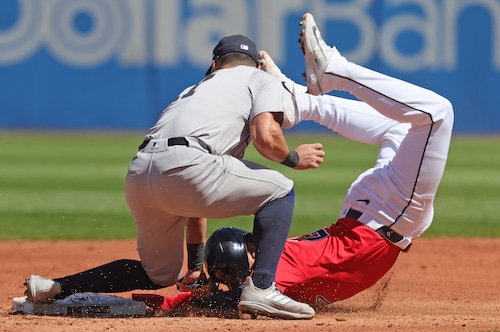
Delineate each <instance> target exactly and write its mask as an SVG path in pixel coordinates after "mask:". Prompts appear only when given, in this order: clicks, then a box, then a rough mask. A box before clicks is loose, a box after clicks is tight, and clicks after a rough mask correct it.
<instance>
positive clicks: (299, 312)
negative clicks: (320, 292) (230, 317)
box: [238, 277, 315, 319]
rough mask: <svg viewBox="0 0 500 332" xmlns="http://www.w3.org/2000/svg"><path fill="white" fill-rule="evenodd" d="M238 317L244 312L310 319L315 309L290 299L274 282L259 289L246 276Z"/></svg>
mask: <svg viewBox="0 0 500 332" xmlns="http://www.w3.org/2000/svg"><path fill="white" fill-rule="evenodd" d="M238 310H239V313H240V317H241V316H242V315H244V314H250V315H253V316H256V315H263V316H268V317H275V318H283V319H310V318H312V317H313V316H314V314H315V311H314V309H313V308H311V307H310V306H309V305H307V304H305V303H300V302H297V301H294V300H292V299H291V298H289V297H288V296H285V295H283V294H281V292H280V290H279V289H278V287H276V284H275V283H274V282H273V284H272V285H271V287H269V288H267V289H260V288H257V287H255V286H254V284H253V282H252V278H251V277H247V279H246V281H245V288H244V289H243V292H242V293H241V296H240V302H239V303H238Z"/></svg>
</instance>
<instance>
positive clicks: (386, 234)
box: [346, 209, 403, 243]
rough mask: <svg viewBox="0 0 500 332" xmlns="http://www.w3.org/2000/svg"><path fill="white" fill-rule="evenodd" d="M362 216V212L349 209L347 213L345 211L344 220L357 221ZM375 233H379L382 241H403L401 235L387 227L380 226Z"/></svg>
mask: <svg viewBox="0 0 500 332" xmlns="http://www.w3.org/2000/svg"><path fill="white" fill-rule="evenodd" d="M362 214H363V212H359V211H357V210H354V209H349V211H347V214H346V218H352V219H356V220H358V219H359V217H361V215H362ZM375 231H376V232H377V233H379V234H380V235H382V237H383V238H384V239H386V240H388V241H389V242H392V243H397V242H399V241H401V240H403V236H402V235H401V234H398V233H396V232H395V231H394V230H392V229H391V228H390V227H388V226H382V227H380V228H379V229H377V230H375Z"/></svg>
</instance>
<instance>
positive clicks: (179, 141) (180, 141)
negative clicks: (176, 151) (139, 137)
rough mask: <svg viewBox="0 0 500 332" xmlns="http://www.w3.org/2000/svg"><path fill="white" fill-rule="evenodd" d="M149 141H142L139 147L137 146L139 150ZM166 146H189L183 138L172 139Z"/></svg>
mask: <svg viewBox="0 0 500 332" xmlns="http://www.w3.org/2000/svg"><path fill="white" fill-rule="evenodd" d="M150 141H151V140H150V139H147V140H144V142H142V144H141V145H139V150H142V149H144V148H145V147H146V146H147V145H148V143H149V142H150ZM167 145H168V146H174V145H184V146H189V142H188V140H187V139H186V138H185V137H172V138H169V139H168V140H167Z"/></svg>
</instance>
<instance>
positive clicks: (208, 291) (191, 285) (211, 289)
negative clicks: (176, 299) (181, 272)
mask: <svg viewBox="0 0 500 332" xmlns="http://www.w3.org/2000/svg"><path fill="white" fill-rule="evenodd" d="M194 272H200V273H194ZM196 274H197V275H198V276H197V277H194V275H196ZM176 285H177V289H178V290H179V291H181V292H191V293H192V294H193V296H194V297H207V296H210V295H212V294H214V293H215V292H216V291H217V286H216V284H215V282H213V280H211V279H207V275H206V274H205V273H204V272H203V271H188V273H186V275H185V276H184V277H183V278H181V279H179V281H177V283H176Z"/></svg>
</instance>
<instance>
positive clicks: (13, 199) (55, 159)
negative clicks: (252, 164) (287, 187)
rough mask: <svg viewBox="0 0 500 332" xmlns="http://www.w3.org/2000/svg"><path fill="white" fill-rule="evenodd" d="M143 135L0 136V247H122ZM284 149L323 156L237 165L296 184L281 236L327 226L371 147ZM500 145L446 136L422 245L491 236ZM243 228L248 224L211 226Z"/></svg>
mask: <svg viewBox="0 0 500 332" xmlns="http://www.w3.org/2000/svg"><path fill="white" fill-rule="evenodd" d="M141 141H142V134H137V133H127V134H122V133H112V134H100V133H69V132H60V133H26V132H3V133H0V149H1V159H0V171H1V174H2V175H1V177H0V197H1V199H0V226H1V231H0V239H3V240H7V239H123V238H133V237H134V236H135V229H134V225H133V220H132V217H131V216H130V214H129V210H128V207H127V205H126V203H125V200H124V193H123V185H124V178H125V174H126V170H127V166H128V162H129V161H130V160H131V158H132V157H133V155H134V153H135V151H136V149H137V146H138V145H139V144H140V143H141ZM289 142H290V146H295V145H298V144H300V143H306V142H308V143H311V142H321V143H323V144H324V146H325V150H326V152H327V156H326V158H325V163H324V164H323V165H322V166H321V167H320V168H319V169H317V170H308V171H294V170H291V169H289V168H287V167H285V166H282V165H279V164H275V163H272V162H268V161H266V160H264V159H263V158H262V157H260V156H259V155H258V154H257V153H256V152H255V150H253V148H250V149H249V150H248V152H247V154H246V158H247V159H249V160H254V161H257V162H259V163H263V164H266V165H267V166H269V167H272V168H275V169H278V170H280V171H282V172H283V173H285V175H287V176H288V177H290V178H292V179H293V180H294V181H295V188H296V207H295V215H294V223H293V226H292V230H291V233H290V235H300V234H305V233H308V232H311V231H314V230H316V229H318V228H320V227H322V226H324V225H329V224H330V223H332V222H334V221H335V220H336V219H337V217H338V215H339V213H340V209H341V204H342V200H343V197H344V194H345V191H346V189H347V188H348V186H349V184H350V183H351V182H352V181H353V180H354V179H355V178H356V177H357V175H358V174H359V173H361V172H362V171H364V170H365V169H367V168H368V167H370V166H371V165H372V163H373V160H374V158H375V155H376V153H377V147H374V146H367V145H363V144H360V143H355V142H350V141H348V140H346V139H343V138H340V137H338V136H336V135H332V134H328V133H326V134H325V135H322V136H308V135H289ZM499 151H500V137H461V136H455V137H454V138H453V141H452V146H451V149H450V156H449V161H448V166H447V169H446V171H445V175H444V178H443V181H442V183H441V186H440V189H439V191H438V195H437V197H436V202H435V207H436V213H435V218H434V222H433V224H432V226H431V227H430V229H429V230H428V231H427V232H426V233H425V235H424V236H453V237H498V236H500V220H499V218H498V217H497V214H496V208H497V207H498V206H499V205H500V177H499V176H498V170H499V169H500V153H499ZM228 225H231V226H237V227H241V228H245V229H251V227H252V217H238V218H233V219H225V220H211V221H210V222H209V232H211V231H213V230H214V229H216V228H218V227H222V226H228Z"/></svg>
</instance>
